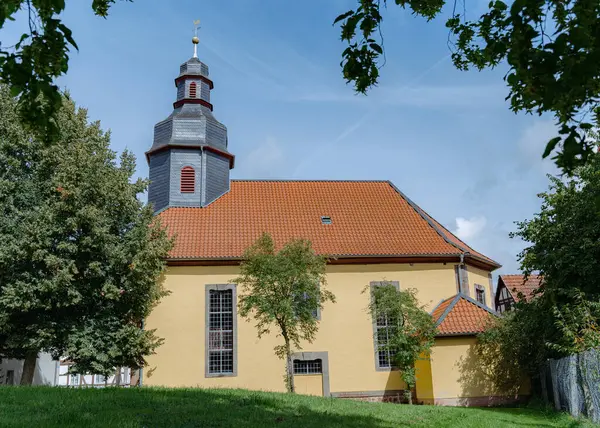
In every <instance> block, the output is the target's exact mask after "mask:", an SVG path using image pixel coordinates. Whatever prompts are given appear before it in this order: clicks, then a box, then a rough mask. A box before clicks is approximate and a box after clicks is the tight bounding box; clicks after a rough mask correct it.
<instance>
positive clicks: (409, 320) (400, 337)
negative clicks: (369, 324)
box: [365, 282, 436, 404]
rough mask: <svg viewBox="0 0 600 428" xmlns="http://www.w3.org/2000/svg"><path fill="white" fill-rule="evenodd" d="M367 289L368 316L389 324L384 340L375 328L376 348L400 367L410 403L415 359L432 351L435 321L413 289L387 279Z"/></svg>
mask: <svg viewBox="0 0 600 428" xmlns="http://www.w3.org/2000/svg"><path fill="white" fill-rule="evenodd" d="M366 290H370V293H371V300H370V303H369V311H370V313H371V316H372V317H373V319H375V320H377V322H379V321H380V320H385V321H386V322H385V324H386V325H388V328H387V329H386V331H385V334H386V339H385V340H382V338H381V337H379V336H378V335H379V332H380V330H379V329H378V333H376V336H375V341H376V343H377V347H378V349H379V350H381V349H384V350H386V351H388V352H389V354H390V355H391V356H392V360H393V363H392V365H393V366H394V367H396V368H398V370H400V376H401V377H402V380H403V381H404V382H406V385H407V386H408V392H407V398H408V402H409V404H412V392H411V391H412V389H413V388H414V387H415V385H416V381H417V373H416V369H415V362H416V361H417V360H419V359H421V358H424V357H423V356H424V355H426V354H428V353H429V351H430V350H431V346H432V345H433V343H434V339H435V334H436V327H435V322H434V320H433V318H432V317H431V315H429V313H428V312H427V311H426V310H425V309H424V308H423V306H421V305H419V301H418V300H417V296H416V293H417V291H416V290H413V289H408V290H402V291H400V290H398V289H396V287H394V285H393V284H391V283H389V282H384V283H383V284H382V285H379V286H376V287H372V288H370V287H368V288H366V289H365V291H366Z"/></svg>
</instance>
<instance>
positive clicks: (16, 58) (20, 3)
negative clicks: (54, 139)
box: [0, 0, 132, 137]
mask: <svg viewBox="0 0 600 428" xmlns="http://www.w3.org/2000/svg"><path fill="white" fill-rule="evenodd" d="M128 1H132V0H128ZM115 2H116V0H93V1H92V9H93V11H94V13H95V14H96V15H98V16H101V17H106V16H107V15H108V10H109V8H110V6H111V5H112V4H114V3H115ZM65 3H66V1H65V0H4V1H3V2H2V4H1V5H0V29H1V28H3V27H4V25H5V24H6V23H7V21H14V20H16V17H17V16H19V17H21V19H27V22H28V24H29V25H28V28H29V32H27V33H24V34H23V35H22V36H21V37H20V39H19V41H18V42H17V43H16V44H15V45H14V46H5V45H3V44H0V80H1V81H2V82H3V83H5V84H8V85H9V87H10V91H11V94H12V95H13V96H19V110H20V113H21V116H22V118H23V119H24V120H25V121H26V122H28V123H30V124H32V125H34V127H35V129H36V130H37V131H38V132H39V135H43V136H45V137H49V136H52V135H54V134H55V133H57V132H58V128H57V126H58V124H57V122H56V117H55V115H56V112H57V111H58V109H59V108H60V107H61V105H62V99H61V94H60V92H59V89H58V87H57V86H56V85H55V84H54V79H56V78H57V77H59V76H61V75H63V74H65V73H66V72H67V70H68V66H69V52H70V48H75V49H78V47H77V44H76V43H75V40H74V39H73V36H72V32H71V30H70V29H69V28H68V27H67V26H66V25H64V24H63V23H62V21H61V20H60V14H61V13H62V12H63V11H64V9H65Z"/></svg>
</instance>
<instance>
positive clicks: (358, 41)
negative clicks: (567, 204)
mask: <svg viewBox="0 0 600 428" xmlns="http://www.w3.org/2000/svg"><path fill="white" fill-rule="evenodd" d="M395 3H396V4H397V5H399V6H401V7H403V8H406V7H408V8H410V9H411V11H412V12H413V13H414V14H415V15H419V16H422V17H424V18H426V19H427V20H430V19H432V18H434V17H436V16H437V15H438V14H439V13H440V11H441V10H442V7H443V6H444V4H445V1H444V0H414V1H403V0H395ZM386 4H387V3H386V1H385V0H384V1H383V6H385V5H386ZM454 6H456V3H455V4H454ZM381 10H382V3H381V1H380V0H358V7H357V8H356V9H355V10H350V11H348V12H346V13H344V14H342V15H340V16H338V17H337V19H336V20H335V22H334V24H339V25H340V27H341V39H342V41H345V42H347V43H348V47H347V48H346V49H345V50H344V51H343V53H342V58H343V59H342V63H341V65H342V68H343V75H344V78H345V79H346V81H347V82H352V83H353V84H354V87H355V89H356V91H357V92H360V93H363V94H364V93H366V91H367V90H368V89H369V88H371V87H373V86H375V85H376V84H377V82H378V78H379V63H380V61H381V59H380V56H382V53H383V49H382V46H381V45H382V41H383V37H382V35H381V33H380V28H381V23H382V19H383V18H382V15H381ZM446 26H447V27H448V29H449V31H450V36H451V40H453V52H452V60H453V62H454V65H455V66H456V67H457V68H458V69H460V70H468V69H469V68H472V67H474V68H476V69H479V70H482V69H484V68H493V67H496V66H497V65H499V64H501V63H503V62H506V63H507V64H508V66H509V71H508V73H507V74H506V76H505V78H504V80H505V81H506V83H507V86H508V88H509V93H508V96H507V99H508V100H510V108H511V110H512V111H514V112H526V113H536V114H539V115H541V114H544V113H550V114H552V115H553V116H554V118H555V119H556V124H557V128H558V136H557V137H555V138H553V139H552V140H550V141H549V142H548V144H547V147H546V149H545V151H544V153H543V157H547V156H550V155H551V153H555V155H554V157H553V159H554V160H555V162H556V164H557V165H558V166H559V167H560V168H562V169H563V171H565V172H567V173H571V172H572V171H573V170H574V169H575V168H576V167H577V166H579V165H583V164H585V163H586V162H587V160H588V158H589V156H590V154H591V153H593V149H594V147H595V146H596V145H597V144H598V141H597V139H594V138H590V131H591V130H593V129H598V127H600V107H599V100H600V67H599V66H598V64H599V61H600V2H598V1H597V0H515V1H513V2H503V1H501V0H493V1H491V2H490V3H489V4H488V9H487V11H486V12H485V13H484V14H482V15H481V16H480V17H479V19H477V20H475V21H469V20H466V19H465V17H464V16H463V15H459V14H455V13H453V15H452V16H451V17H450V18H449V19H447V21H446Z"/></svg>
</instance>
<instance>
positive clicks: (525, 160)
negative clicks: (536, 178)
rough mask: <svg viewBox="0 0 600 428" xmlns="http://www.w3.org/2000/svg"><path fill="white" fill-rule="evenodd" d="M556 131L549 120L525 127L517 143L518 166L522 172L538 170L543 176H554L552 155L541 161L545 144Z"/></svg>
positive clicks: (556, 170) (555, 170)
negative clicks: (532, 169)
mask: <svg viewBox="0 0 600 428" xmlns="http://www.w3.org/2000/svg"><path fill="white" fill-rule="evenodd" d="M556 135H558V130H557V129H556V126H555V125H554V123H552V122H551V121H550V120H538V121H536V122H534V123H533V124H532V125H530V126H529V127H527V128H526V129H525V131H523V134H522V136H521V138H520V139H519V142H518V150H519V155H520V159H519V165H518V167H519V168H520V169H523V170H528V169H531V168H539V169H541V171H542V172H543V173H544V174H556V173H557V172H558V169H557V168H556V165H555V164H554V161H553V160H552V159H551V157H552V155H550V156H549V157H547V158H546V159H542V154H543V153H544V149H545V148H546V144H547V143H548V141H549V140H550V139H551V138H552V137H556Z"/></svg>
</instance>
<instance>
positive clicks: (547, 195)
mask: <svg viewBox="0 0 600 428" xmlns="http://www.w3.org/2000/svg"><path fill="white" fill-rule="evenodd" d="M550 182H551V185H550V189H549V191H547V192H544V193H541V194H540V198H541V199H542V207H541V210H540V213H538V214H536V215H535V216H534V218H533V219H531V220H526V221H523V222H519V223H517V231H516V232H515V233H513V234H512V236H514V237H519V238H521V239H523V240H524V241H526V242H528V243H530V245H529V246H528V247H526V248H525V249H524V250H523V251H522V252H521V253H520V254H519V260H520V262H521V268H522V270H523V271H524V272H525V273H526V274H530V273H532V272H534V271H537V272H539V274H540V275H541V277H542V283H541V286H540V289H539V290H538V294H539V298H538V299H536V304H537V305H540V306H542V307H543V308H544V310H545V316H546V317H548V316H550V317H552V320H553V321H554V323H553V325H554V327H555V329H554V330H553V334H552V336H551V337H548V338H547V342H548V345H549V346H550V347H552V348H553V349H554V350H555V351H557V352H558V353H560V354H562V355H569V354H571V353H575V352H580V351H583V350H585V349H588V348H590V347H594V346H597V345H598V344H600V325H599V323H598V319H599V317H600V303H599V302H600V282H598V278H600V263H598V261H599V260H600V155H599V154H594V155H592V156H591V157H590V160H589V163H588V164H587V165H585V166H584V167H580V168H578V169H577V170H576V171H575V173H574V176H573V177H572V178H571V179H569V180H564V181H563V180H561V179H559V178H556V177H550Z"/></svg>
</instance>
